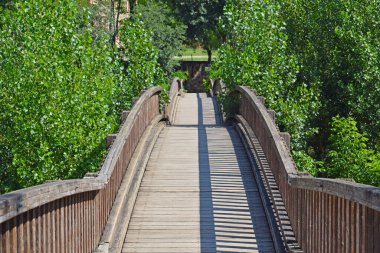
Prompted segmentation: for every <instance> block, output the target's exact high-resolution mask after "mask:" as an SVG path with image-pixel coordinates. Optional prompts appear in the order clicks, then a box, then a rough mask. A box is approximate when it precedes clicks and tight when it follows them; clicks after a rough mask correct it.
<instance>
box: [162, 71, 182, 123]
mask: <svg viewBox="0 0 380 253" xmlns="http://www.w3.org/2000/svg"><path fill="white" fill-rule="evenodd" d="M182 86H183V81H182V80H181V79H179V78H174V79H173V81H172V83H171V85H170V90H169V98H170V103H169V104H168V105H167V106H166V108H165V115H166V117H167V120H168V121H169V123H173V120H174V118H175V112H176V110H175V108H176V106H177V103H178V96H180V95H181V90H182Z"/></svg>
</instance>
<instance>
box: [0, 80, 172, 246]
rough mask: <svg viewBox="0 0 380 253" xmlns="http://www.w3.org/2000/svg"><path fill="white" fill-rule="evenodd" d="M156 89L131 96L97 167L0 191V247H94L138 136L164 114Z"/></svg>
mask: <svg viewBox="0 0 380 253" xmlns="http://www.w3.org/2000/svg"><path fill="white" fill-rule="evenodd" d="M161 91H162V89H161V88H160V87H153V88H150V89H149V90H147V91H145V92H144V93H142V95H141V96H140V98H139V99H138V100H137V101H136V102H135V104H134V106H133V108H132V110H131V111H130V112H129V114H128V116H127V117H126V119H125V121H124V124H123V125H122V126H121V128H120V131H119V133H118V134H117V135H116V136H114V137H115V138H114V141H113V144H112V146H111V148H110V149H109V152H108V154H107V157H106V159H105V161H104V163H103V165H102V167H101V169H100V171H99V172H98V173H90V174H88V175H87V176H86V177H84V178H83V179H76V180H64V181H57V182H50V183H46V184H43V185H39V186H35V187H30V188H26V189H22V190H18V191H14V192H11V193H8V194H4V195H1V196H0V252H1V253H14V252H75V253H81V252H86V253H87V252H93V251H94V250H95V249H96V248H97V246H98V242H99V239H100V237H101V235H102V231H103V229H104V227H105V224H106V222H107V218H108V216H109V213H110V210H111V207H112V205H113V202H114V199H115V196H116V194H117V192H118V189H119V186H120V184H121V182H122V179H123V175H124V174H125V172H126V168H127V166H128V163H129V162H130V160H131V157H132V155H133V152H134V150H135V148H136V146H137V145H138V142H139V139H140V137H141V136H142V135H143V133H144V131H145V129H146V128H147V127H148V126H149V125H150V124H153V123H154V122H158V121H159V120H161V119H163V117H164V115H162V114H161V113H160V99H159V95H160V93H161ZM169 107H172V105H169ZM124 116H126V115H125V114H124Z"/></svg>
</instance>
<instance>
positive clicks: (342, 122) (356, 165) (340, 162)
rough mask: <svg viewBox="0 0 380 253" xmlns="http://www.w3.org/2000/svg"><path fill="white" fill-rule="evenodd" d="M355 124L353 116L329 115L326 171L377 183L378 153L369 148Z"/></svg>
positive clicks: (378, 181) (364, 181)
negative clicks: (329, 128) (330, 119)
mask: <svg viewBox="0 0 380 253" xmlns="http://www.w3.org/2000/svg"><path fill="white" fill-rule="evenodd" d="M356 125H357V123H356V121H355V120H354V119H353V118H352V117H348V118H342V117H339V116H338V117H334V118H333V119H332V122H331V130H330V131H331V135H330V137H329V141H330V144H329V152H328V154H327V161H326V173H327V175H328V176H330V177H340V178H341V177H343V178H352V179H354V180H355V181H357V182H361V183H366V184H372V185H376V186H380V177H379V173H380V167H379V164H378V163H379V161H378V155H376V154H375V152H374V151H373V150H371V149H369V148H368V146H367V143H368V139H367V137H366V134H361V133H360V132H359V131H358V128H357V126H356Z"/></svg>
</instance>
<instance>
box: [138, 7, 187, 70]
mask: <svg viewBox="0 0 380 253" xmlns="http://www.w3.org/2000/svg"><path fill="white" fill-rule="evenodd" d="M134 13H135V14H134V15H133V16H132V17H133V18H134V19H138V20H141V21H142V22H143V24H144V27H145V28H146V29H148V30H151V31H152V32H153V44H154V45H155V46H156V47H157V48H158V62H159V63H160V65H161V67H162V68H163V69H164V70H165V71H166V72H167V73H170V72H171V71H172V70H173V68H174V67H175V66H177V65H178V62H177V61H175V60H173V56H176V55H178V54H179V52H180V50H181V48H182V44H183V41H184V40H185V38H186V37H185V33H186V26H185V25H184V24H183V23H182V22H180V21H179V20H178V19H177V17H176V16H175V14H174V12H173V11H172V10H171V9H170V8H169V7H168V6H167V5H166V4H164V3H160V2H155V1H148V2H147V3H146V4H144V5H143V4H139V5H137V6H136V7H135V9H134Z"/></svg>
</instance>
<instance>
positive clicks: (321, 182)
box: [235, 86, 380, 252]
mask: <svg viewBox="0 0 380 253" xmlns="http://www.w3.org/2000/svg"><path fill="white" fill-rule="evenodd" d="M235 91H236V92H237V93H238V94H240V101H239V114H240V115H241V116H243V118H244V119H245V120H246V122H248V124H249V126H250V127H251V129H252V130H253V132H254V133H255V135H256V136H257V139H258V140H259V142H260V144H261V146H262V149H263V151H264V153H265V156H266V159H267V161H268V164H269V166H270V169H271V171H272V172H273V175H274V178H275V180H276V183H277V185H278V187H279V189H280V193H281V195H282V198H283V201H284V204H285V207H286V211H287V213H288V215H289V219H290V222H291V224H292V227H293V229H294V232H295V235H296V238H297V240H298V242H299V243H300V246H301V247H302V249H303V250H304V251H305V252H348V251H350V252H380V240H378V239H380V238H379V233H380V188H378V187H373V186H368V185H363V184H358V183H355V182H348V181H344V180H339V179H325V178H314V177H311V176H310V175H308V174H307V173H304V172H300V171H298V170H297V169H296V166H295V163H294V161H293V159H292V157H291V155H290V148H289V147H287V145H286V143H285V141H284V139H283V138H282V137H281V133H280V132H279V131H278V129H277V127H276V125H275V122H274V120H273V115H271V114H270V112H268V110H267V109H266V108H265V106H264V104H263V103H262V102H261V101H260V99H259V98H258V97H257V96H256V94H255V92H254V91H252V90H251V89H249V88H248V87H244V86H237V87H236V89H235Z"/></svg>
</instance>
